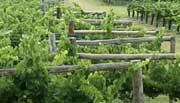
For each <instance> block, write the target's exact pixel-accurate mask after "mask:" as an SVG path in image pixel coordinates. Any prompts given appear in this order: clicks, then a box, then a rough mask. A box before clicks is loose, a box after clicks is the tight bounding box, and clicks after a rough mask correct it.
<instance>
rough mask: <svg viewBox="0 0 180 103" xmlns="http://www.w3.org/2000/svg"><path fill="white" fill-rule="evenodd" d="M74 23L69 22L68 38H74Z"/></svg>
mask: <svg viewBox="0 0 180 103" xmlns="http://www.w3.org/2000/svg"><path fill="white" fill-rule="evenodd" d="M74 35H75V33H74V22H73V21H69V36H74Z"/></svg>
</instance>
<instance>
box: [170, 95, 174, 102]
mask: <svg viewBox="0 0 180 103" xmlns="http://www.w3.org/2000/svg"><path fill="white" fill-rule="evenodd" d="M169 103H174V100H173V99H172V98H171V96H170V95H169Z"/></svg>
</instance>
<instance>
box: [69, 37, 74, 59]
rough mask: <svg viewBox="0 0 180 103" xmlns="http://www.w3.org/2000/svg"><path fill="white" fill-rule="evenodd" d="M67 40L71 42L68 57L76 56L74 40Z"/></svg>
mask: <svg viewBox="0 0 180 103" xmlns="http://www.w3.org/2000/svg"><path fill="white" fill-rule="evenodd" d="M69 40H70V42H71V47H70V48H69V56H75V55H76V38H75V37H70V38H69Z"/></svg>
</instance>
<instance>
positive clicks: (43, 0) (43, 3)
mask: <svg viewBox="0 0 180 103" xmlns="http://www.w3.org/2000/svg"><path fill="white" fill-rule="evenodd" d="M41 10H42V12H43V15H44V14H45V12H46V6H45V0H41Z"/></svg>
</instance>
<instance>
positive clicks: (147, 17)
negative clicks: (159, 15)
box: [145, 11, 149, 24]
mask: <svg viewBox="0 0 180 103" xmlns="http://www.w3.org/2000/svg"><path fill="white" fill-rule="evenodd" d="M148 19H149V12H148V11H147V12H146V20H145V21H146V24H147V23H148Z"/></svg>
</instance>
